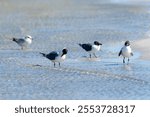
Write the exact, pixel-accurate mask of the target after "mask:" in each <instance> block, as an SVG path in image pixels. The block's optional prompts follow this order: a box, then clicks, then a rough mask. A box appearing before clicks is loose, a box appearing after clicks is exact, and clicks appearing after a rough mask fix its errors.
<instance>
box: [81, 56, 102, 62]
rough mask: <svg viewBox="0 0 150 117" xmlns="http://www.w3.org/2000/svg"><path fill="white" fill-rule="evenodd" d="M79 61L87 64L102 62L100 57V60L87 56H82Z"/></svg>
mask: <svg viewBox="0 0 150 117" xmlns="http://www.w3.org/2000/svg"><path fill="white" fill-rule="evenodd" d="M78 60H79V61H85V62H88V61H93V62H94V61H101V59H100V58H99V57H98V58H95V57H92V58H90V57H87V56H82V57H81V58H78Z"/></svg>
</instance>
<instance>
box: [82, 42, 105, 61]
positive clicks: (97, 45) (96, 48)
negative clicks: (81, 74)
mask: <svg viewBox="0 0 150 117" xmlns="http://www.w3.org/2000/svg"><path fill="white" fill-rule="evenodd" d="M101 45H102V44H101V43H100V42H98V41H94V44H90V43H86V44H81V43H80V44H79V46H81V47H82V48H83V49H84V50H85V51H86V52H88V53H89V54H90V58H91V56H92V54H93V55H94V56H95V57H96V58H97V56H96V54H95V53H96V52H97V51H99V50H100V48H101Z"/></svg>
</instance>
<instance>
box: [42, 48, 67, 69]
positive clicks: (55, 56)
mask: <svg viewBox="0 0 150 117" xmlns="http://www.w3.org/2000/svg"><path fill="white" fill-rule="evenodd" d="M67 53H68V50H67V49H66V48H64V49H63V50H62V51H61V52H57V51H52V52H50V53H49V54H45V53H40V54H42V55H43V56H44V57H46V58H47V59H49V60H51V61H52V62H53V63H54V67H55V65H56V62H57V63H59V67H60V62H62V61H64V60H65V59H66V55H67Z"/></svg>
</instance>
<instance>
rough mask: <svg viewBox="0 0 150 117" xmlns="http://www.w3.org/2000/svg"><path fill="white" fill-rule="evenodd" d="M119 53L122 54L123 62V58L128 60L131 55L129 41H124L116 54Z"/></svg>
mask: <svg viewBox="0 0 150 117" xmlns="http://www.w3.org/2000/svg"><path fill="white" fill-rule="evenodd" d="M120 55H122V56H123V63H125V58H128V62H129V61H130V57H131V56H133V53H132V49H131V47H130V42H129V41H126V42H125V44H124V46H123V47H122V48H121V50H120V52H119V54H118V56H120Z"/></svg>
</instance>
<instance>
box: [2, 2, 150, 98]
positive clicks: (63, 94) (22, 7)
mask: <svg viewBox="0 0 150 117" xmlns="http://www.w3.org/2000/svg"><path fill="white" fill-rule="evenodd" d="M16 3H17V4H16ZM149 6H150V1H149V0H139V1H135V0H94V1H92V0H36V1H35V0H26V1H20V0H2V1H1V2H0V11H1V15H0V19H1V21H0V31H1V34H0V56H1V57H0V99H14V100H16V99H48V100H53V99H55V100H57V99H58V100H59V99H62V100H63V99H64V100H66V99H81V100H82V99H84V100H86V99H91V100H94V99H98V100H99V99H136V100H138V99H150V90H149V89H150V72H149V71H150V67H149V66H150V53H149V52H150V46H149V42H150V38H149V35H150V34H149V31H150V8H149ZM25 35H31V36H32V37H33V38H34V40H33V43H32V45H31V46H29V48H28V49H27V50H23V51H22V50H20V47H19V46H18V45H17V44H16V43H14V42H13V41H12V40H11V39H12V37H24V36H25ZM95 40H97V41H99V42H101V43H102V44H103V45H102V50H101V51H99V52H97V53H96V55H97V56H98V58H92V59H89V58H88V56H89V55H88V53H86V52H85V51H84V50H83V49H81V48H80V47H79V45H78V43H93V42H94V41H95ZM126 40H129V41H131V47H132V49H133V52H134V56H133V57H132V58H131V59H130V63H129V64H123V63H122V57H118V52H119V51H120V49H121V47H122V46H123V45H124V42H125V41H126ZM64 47H66V48H67V49H68V54H67V59H66V60H65V61H64V62H63V63H61V67H58V66H57V67H56V68H54V67H53V63H51V62H50V61H49V60H47V59H46V58H44V57H43V56H42V55H41V54H39V52H43V53H49V52H51V51H53V50H61V49H62V48H64Z"/></svg>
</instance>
